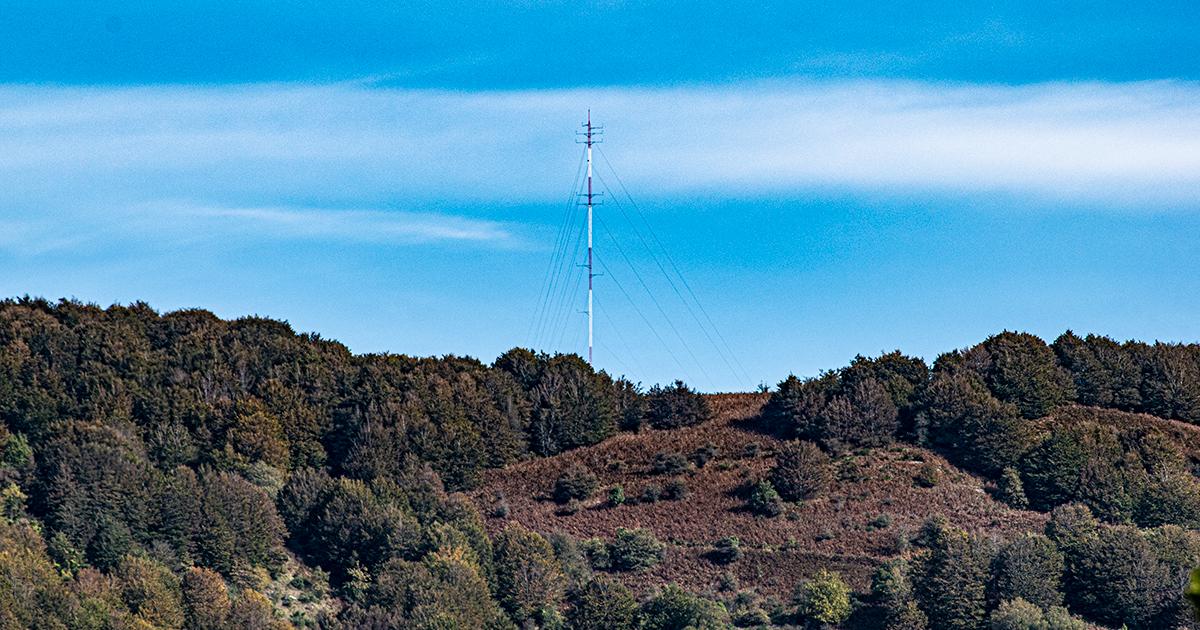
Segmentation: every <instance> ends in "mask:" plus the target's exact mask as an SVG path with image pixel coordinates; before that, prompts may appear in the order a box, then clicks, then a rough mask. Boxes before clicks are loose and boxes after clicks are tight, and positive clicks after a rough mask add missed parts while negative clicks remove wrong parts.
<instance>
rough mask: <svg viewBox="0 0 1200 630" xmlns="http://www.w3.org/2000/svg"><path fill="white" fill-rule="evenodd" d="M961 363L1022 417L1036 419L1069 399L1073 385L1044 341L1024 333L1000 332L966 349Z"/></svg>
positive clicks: (1072, 396)
mask: <svg viewBox="0 0 1200 630" xmlns="http://www.w3.org/2000/svg"><path fill="white" fill-rule="evenodd" d="M965 364H966V365H967V366H969V367H971V368H972V369H974V370H975V371H977V372H978V373H979V375H980V376H982V377H983V381H984V383H985V384H986V385H987V387H988V389H989V390H991V391H992V393H993V394H994V395H995V396H996V398H999V399H1000V400H1002V401H1004V402H1008V403H1012V404H1014V405H1016V406H1017V408H1018V409H1019V410H1020V411H1021V414H1022V415H1023V416H1025V417H1026V418H1039V417H1041V416H1044V415H1046V414H1047V413H1049V412H1050V410H1051V409H1053V408H1054V407H1056V406H1058V405H1060V404H1062V403H1065V402H1067V401H1070V400H1073V399H1074V397H1075V391H1074V389H1075V388H1074V385H1073V383H1072V382H1071V377H1070V375H1069V374H1068V373H1067V371H1066V370H1064V369H1062V368H1061V367H1059V365H1058V362H1057V360H1056V357H1055V355H1054V351H1053V350H1051V349H1050V346H1048V345H1046V342H1045V341H1043V340H1042V339H1040V338H1039V337H1036V336H1034V335H1030V334H1028V333H1016V332H1007V331H1006V332H1003V333H1000V334H999V335H994V336H992V337H988V338H987V339H986V340H985V341H984V342H983V343H981V344H979V345H978V346H975V347H974V348H972V349H971V350H969V351H968V352H967V354H966V356H965Z"/></svg>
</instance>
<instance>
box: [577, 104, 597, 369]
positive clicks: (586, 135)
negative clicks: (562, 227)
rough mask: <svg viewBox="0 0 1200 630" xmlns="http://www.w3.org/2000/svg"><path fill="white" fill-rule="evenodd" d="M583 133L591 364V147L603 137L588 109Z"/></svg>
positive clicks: (589, 360)
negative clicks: (585, 166)
mask: <svg viewBox="0 0 1200 630" xmlns="http://www.w3.org/2000/svg"><path fill="white" fill-rule="evenodd" d="M582 127H583V128H584V131H583V132H578V131H577V132H575V135H576V136H578V138H577V139H576V142H583V143H584V144H586V145H587V193H585V195H586V197H587V264H586V265H585V266H586V267H587V277H588V288H587V291H588V294H587V295H588V298H587V328H588V363H589V364H590V363H592V317H593V314H594V311H593V308H592V279H593V278H595V277H596V274H595V273H594V272H593V270H592V208H593V207H594V206H595V205H596V204H595V197H597V196H599V195H600V193H594V192H592V145H593V144H597V143H600V142H603V141H604V140H603V138H599V137H598V136H602V135H604V127H603V126H600V125H593V124H592V110H591V109H588V112H587V122H585V123H583V125H582Z"/></svg>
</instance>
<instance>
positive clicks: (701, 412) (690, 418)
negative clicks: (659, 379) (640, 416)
mask: <svg viewBox="0 0 1200 630" xmlns="http://www.w3.org/2000/svg"><path fill="white" fill-rule="evenodd" d="M645 409H646V411H645V414H646V416H645V417H646V422H647V423H649V424H650V426H652V427H654V428H655V429H675V428H679V427H690V426H693V425H696V424H700V423H701V422H704V421H705V420H708V419H709V418H710V417H712V411H711V410H710V409H709V406H708V400H706V399H705V398H704V396H702V395H700V394H699V393H697V392H696V391H695V390H693V389H691V388H690V387H688V386H687V385H686V384H684V382H683V381H675V382H674V383H672V384H671V385H669V386H667V387H663V386H660V385H655V386H654V387H651V388H650V391H649V392H646V402H645Z"/></svg>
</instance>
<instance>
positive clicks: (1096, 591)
mask: <svg viewBox="0 0 1200 630" xmlns="http://www.w3.org/2000/svg"><path fill="white" fill-rule="evenodd" d="M1068 553H1069V555H1070V558H1069V562H1070V565H1071V572H1070V576H1071V581H1070V582H1069V583H1068V588H1067V595H1068V601H1069V603H1070V605H1071V609H1072V610H1076V611H1078V612H1080V613H1081V614H1083V615H1084V616H1086V617H1088V618H1089V619H1092V620H1094V621H1097V622H1099V623H1102V624H1106V625H1111V626H1120V625H1122V624H1124V625H1128V626H1129V627H1130V628H1134V629H1139V628H1145V629H1149V628H1154V627H1157V626H1156V623H1155V622H1156V620H1157V619H1158V618H1159V616H1160V615H1162V613H1163V612H1164V608H1165V607H1166V606H1168V605H1169V603H1170V602H1168V601H1165V600H1164V594H1165V593H1171V597H1170V599H1171V600H1175V601H1177V600H1178V596H1177V591H1176V584H1175V582H1174V579H1173V578H1172V576H1171V574H1170V571H1169V570H1168V569H1167V568H1166V567H1165V566H1164V565H1163V564H1162V563H1161V562H1160V561H1159V559H1158V557H1157V556H1156V554H1155V552H1154V549H1153V548H1152V547H1151V545H1150V543H1149V541H1147V540H1146V538H1145V536H1143V535H1142V534H1141V532H1139V531H1138V530H1137V529H1136V528H1132V527H1117V526H1105V527H1101V528H1100V529H1099V531H1097V533H1096V535H1095V536H1094V537H1092V538H1089V539H1088V540H1087V541H1086V542H1084V543H1083V544H1082V545H1080V546H1079V547H1076V548H1073V549H1072V550H1071V551H1069V552H1068Z"/></svg>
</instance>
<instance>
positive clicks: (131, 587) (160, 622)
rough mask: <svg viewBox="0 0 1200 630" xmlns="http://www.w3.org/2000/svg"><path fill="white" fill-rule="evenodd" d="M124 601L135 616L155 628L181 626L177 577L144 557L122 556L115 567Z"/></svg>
mask: <svg viewBox="0 0 1200 630" xmlns="http://www.w3.org/2000/svg"><path fill="white" fill-rule="evenodd" d="M116 576H117V583H118V584H119V585H120V588H121V593H122V596H123V598H124V600H125V603H126V604H127V605H128V606H129V610H130V611H132V612H133V613H134V614H135V615H137V617H138V618H140V619H141V620H143V621H145V622H146V623H149V624H151V625H152V626H153V627H156V628H182V627H183V623H184V610H183V601H182V600H181V597H180V584H179V578H177V577H175V574H173V573H171V571H170V570H169V569H168V568H167V567H164V566H162V565H161V564H159V563H157V562H154V561H153V560H150V559H147V558H139V557H137V556H125V558H124V559H122V560H121V563H120V564H119V565H117V568H116Z"/></svg>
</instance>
